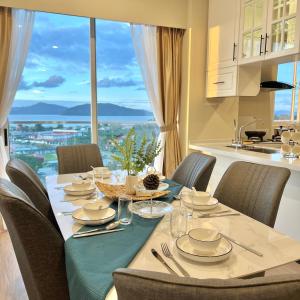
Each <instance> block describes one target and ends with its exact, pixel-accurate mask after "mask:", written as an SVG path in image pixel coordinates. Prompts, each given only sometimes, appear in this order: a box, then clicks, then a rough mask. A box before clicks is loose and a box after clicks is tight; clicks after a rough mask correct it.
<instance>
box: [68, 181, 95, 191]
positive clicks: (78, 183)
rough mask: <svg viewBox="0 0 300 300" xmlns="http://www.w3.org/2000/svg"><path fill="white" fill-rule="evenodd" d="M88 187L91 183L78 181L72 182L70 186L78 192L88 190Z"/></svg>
mask: <svg viewBox="0 0 300 300" xmlns="http://www.w3.org/2000/svg"><path fill="white" fill-rule="evenodd" d="M90 185H91V182H90V181H89V180H82V179H79V180H74V181H73V182H72V186H73V187H74V188H75V189H78V190H80V191H81V190H84V189H87V188H89V186H90Z"/></svg>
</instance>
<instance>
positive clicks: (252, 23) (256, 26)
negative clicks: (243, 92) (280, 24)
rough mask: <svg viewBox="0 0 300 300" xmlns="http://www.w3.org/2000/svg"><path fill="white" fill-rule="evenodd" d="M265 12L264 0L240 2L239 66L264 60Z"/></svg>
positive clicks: (265, 3)
mask: <svg viewBox="0 0 300 300" xmlns="http://www.w3.org/2000/svg"><path fill="white" fill-rule="evenodd" d="M267 11H268V1H266V0H242V1H241V18H240V37H239V41H240V47H239V57H238V60H239V64H243V63H250V62H255V61H260V60H263V59H264V53H265V43H264V40H265V39H266V36H267V23H266V20H267Z"/></svg>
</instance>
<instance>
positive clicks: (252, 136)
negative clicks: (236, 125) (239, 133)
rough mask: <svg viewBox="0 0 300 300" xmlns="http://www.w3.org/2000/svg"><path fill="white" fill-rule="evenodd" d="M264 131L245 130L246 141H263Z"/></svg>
mask: <svg viewBox="0 0 300 300" xmlns="http://www.w3.org/2000/svg"><path fill="white" fill-rule="evenodd" d="M266 133H267V132H266V131H263V130H247V131H245V134H246V136H247V138H248V140H251V141H261V142H262V141H263V138H264V136H265V135H266Z"/></svg>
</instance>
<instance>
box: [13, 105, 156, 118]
mask: <svg viewBox="0 0 300 300" xmlns="http://www.w3.org/2000/svg"><path fill="white" fill-rule="evenodd" d="M90 110H91V108H90V104H81V105H75V106H72V107H66V106H62V105H57V104H49V103H44V102H39V103H36V104H33V105H29V106H22V107H13V108H12V110H11V114H13V115H26V114H30V115H65V116H89V115H90V114H91V112H90ZM97 110H98V116H152V115H153V114H152V113H151V112H150V111H148V110H144V109H134V108H129V107H125V106H120V105H116V104H112V103H99V104H98V105H97Z"/></svg>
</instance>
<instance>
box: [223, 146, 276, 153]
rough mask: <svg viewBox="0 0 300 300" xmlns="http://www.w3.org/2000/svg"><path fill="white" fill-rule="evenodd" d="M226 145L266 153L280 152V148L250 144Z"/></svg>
mask: <svg viewBox="0 0 300 300" xmlns="http://www.w3.org/2000/svg"><path fill="white" fill-rule="evenodd" d="M226 147H229V148H233V149H241V150H246V151H252V152H259V153H266V154H274V153H280V150H279V149H270V148H263V147H257V146H249V145H243V146H242V147H237V146H233V145H229V146H226Z"/></svg>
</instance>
